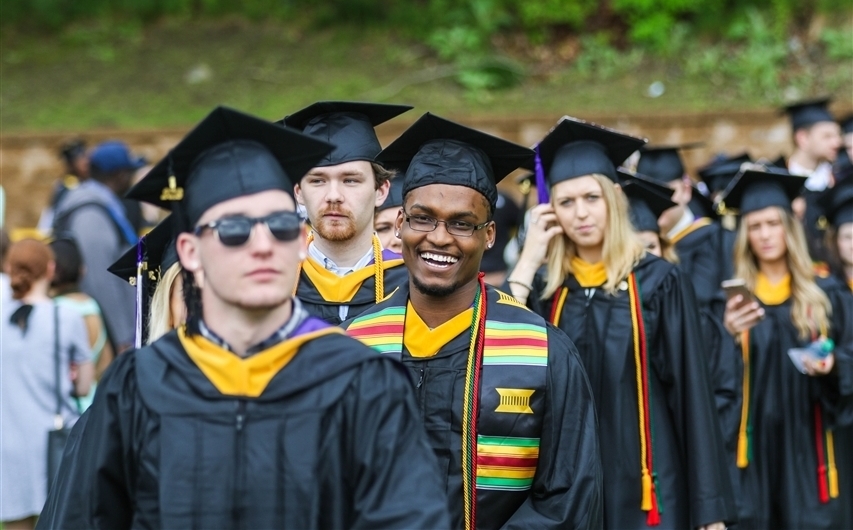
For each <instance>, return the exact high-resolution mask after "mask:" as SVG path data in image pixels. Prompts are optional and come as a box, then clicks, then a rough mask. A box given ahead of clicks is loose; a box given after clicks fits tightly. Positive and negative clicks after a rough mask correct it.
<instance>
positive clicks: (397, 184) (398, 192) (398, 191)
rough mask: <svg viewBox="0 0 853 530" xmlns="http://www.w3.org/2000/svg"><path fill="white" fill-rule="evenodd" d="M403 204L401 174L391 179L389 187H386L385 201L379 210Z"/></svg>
mask: <svg viewBox="0 0 853 530" xmlns="http://www.w3.org/2000/svg"><path fill="white" fill-rule="evenodd" d="M400 206H403V176H402V175H400V176H397V177H394V178H392V179H391V187H390V188H388V196H387V197H385V202H383V203H382V206H380V207H379V211H380V212H381V211H382V210H387V209H388V208H399V207H400Z"/></svg>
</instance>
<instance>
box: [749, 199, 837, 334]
mask: <svg viewBox="0 0 853 530" xmlns="http://www.w3.org/2000/svg"><path fill="white" fill-rule="evenodd" d="M773 208H774V209H775V210H777V211H778V212H779V215H780V217H781V218H782V227H783V229H784V230H785V246H786V247H787V248H788V250H787V252H786V254H785V262H786V265H787V267H788V272H789V273H790V274H791V298H792V300H793V303H792V304H791V321H792V322H793V323H794V326H795V327H796V328H797V331H799V333H800V338H807V337H809V336H810V335H812V334H814V333H818V332H820V331H823V330H829V325H830V322H829V316H830V315H831V314H832V306H831V305H830V303H829V298H827V296H826V294H825V293H824V292H823V290H822V289H821V288H820V287H818V286H817V283H815V274H814V269H813V268H812V261H811V258H809V251H808V247H807V246H806V236H805V233H804V232H803V227H802V226H800V223H798V222H797V221H796V220H795V219H794V217H793V216H792V215H791V214H790V213H788V212H787V211H785V210H784V209H782V208H779V207H773ZM734 266H735V277H736V278H742V279H744V280H746V284H747V286H748V287H749V289H750V290H754V289H755V280H756V277H757V276H758V272H759V270H758V259H757V258H756V257H755V254H754V253H753V252H752V249H751V248H750V247H749V234H748V228H747V223H746V220H745V219H741V222H740V227H738V232H737V238H736V239H735V252H734Z"/></svg>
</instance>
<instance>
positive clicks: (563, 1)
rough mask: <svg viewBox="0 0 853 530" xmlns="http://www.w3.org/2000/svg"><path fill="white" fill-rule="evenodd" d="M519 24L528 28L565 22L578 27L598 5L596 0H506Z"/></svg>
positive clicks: (572, 26)
mask: <svg viewBox="0 0 853 530" xmlns="http://www.w3.org/2000/svg"><path fill="white" fill-rule="evenodd" d="M507 5H508V6H509V7H511V8H512V9H513V10H515V11H516V12H517V13H518V18H519V21H520V22H521V24H522V25H523V26H524V27H526V28H529V29H535V28H538V27H542V26H553V25H555V24H565V25H568V26H569V27H571V28H575V29H579V28H581V27H582V26H583V23H584V22H585V21H586V20H587V18H589V16H590V15H591V14H592V13H594V12H595V9H596V7H597V6H598V2H597V0H539V1H536V2H531V1H529V0H508V1H507Z"/></svg>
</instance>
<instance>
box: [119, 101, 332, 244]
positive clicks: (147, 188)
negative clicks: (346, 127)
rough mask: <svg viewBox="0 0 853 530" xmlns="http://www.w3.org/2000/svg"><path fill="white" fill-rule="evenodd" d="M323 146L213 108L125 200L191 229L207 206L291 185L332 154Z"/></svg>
mask: <svg viewBox="0 0 853 530" xmlns="http://www.w3.org/2000/svg"><path fill="white" fill-rule="evenodd" d="M331 148H332V146H331V145H329V144H328V143H326V142H323V141H320V140H317V139H315V138H311V137H309V136H307V135H305V134H303V133H301V132H298V131H294V130H292V129H288V128H286V127H281V126H280V125H276V124H274V123H271V122H269V121H266V120H263V119H260V118H256V117H254V116H250V115H248V114H244V113H242V112H239V111H236V110H233V109H229V108H227V107H216V108H215V109H214V110H213V111H212V112H211V113H210V114H208V115H207V117H206V118H204V119H203V120H202V121H201V122H200V123H199V124H198V125H196V126H195V128H194V129H193V130H192V131H190V132H189V133H188V134H187V135H186V136H185V137H184V138H183V139H182V140H181V141H180V142H179V143H178V145H176V146H175V147H174V148H172V150H171V151H169V154H168V155H166V157H165V158H163V160H161V161H160V162H159V163H158V164H157V165H156V166H154V168H152V169H151V171H149V172H148V174H147V175H146V176H145V177H144V178H143V179H142V180H141V181H139V183H137V184H136V185H135V186H134V187H133V188H131V189H130V191H128V192H127V197H129V198H131V199H137V200H140V201H145V202H149V203H151V204H155V205H157V206H160V207H162V208H172V209H173V210H174V209H177V210H178V211H179V212H181V218H180V226H181V227H182V228H181V229H184V230H186V229H189V227H190V226H192V225H194V224H195V223H196V222H197V221H198V219H199V217H201V215H202V214H203V213H204V212H205V211H207V210H208V209H209V208H210V207H211V206H214V205H216V204H219V203H220V202H223V201H226V200H229V199H233V198H236V197H242V196H244V195H251V194H254V193H259V192H262V191H267V190H282V191H285V192H287V193H288V194H290V195H291V196H292V195H293V183H294V182H297V181H298V180H299V179H300V178H302V175H304V174H305V173H307V172H308V170H310V169H311V168H312V167H314V166H315V165H316V164H317V162H318V161H319V160H320V159H321V158H322V157H323V156H324V155H325V154H327V153H328V152H329V151H330V150H331Z"/></svg>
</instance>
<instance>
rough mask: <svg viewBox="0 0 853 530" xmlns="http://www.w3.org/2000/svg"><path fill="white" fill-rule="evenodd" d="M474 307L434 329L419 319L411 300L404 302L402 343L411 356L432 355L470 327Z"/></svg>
mask: <svg viewBox="0 0 853 530" xmlns="http://www.w3.org/2000/svg"><path fill="white" fill-rule="evenodd" d="M473 314H474V308H473V307H472V308H470V309H466V310H465V311H463V312H461V313H459V314H458V315H456V316H455V317H453V318H451V319H450V320H448V321H447V322H445V323H444V324H442V325H440V326H438V327H437V328H435V329H429V326H427V325H426V323H425V322H424V321H423V319H421V316H420V315H419V314H418V313H417V311H415V308H414V307H412V302H408V303H407V304H406V323H405V328H404V329H403V344H405V345H406V349H408V350H409V353H410V354H411V356H412V357H432V356H433V355H435V354H436V353H438V352H439V350H441V348H443V347H444V346H445V345H446V344H447V343H448V342H450V341H451V340H453V339H455V338H456V337H458V336H459V334H460V333H462V332H464V331H466V330H468V329H470V328H471V317H472V315H473Z"/></svg>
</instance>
